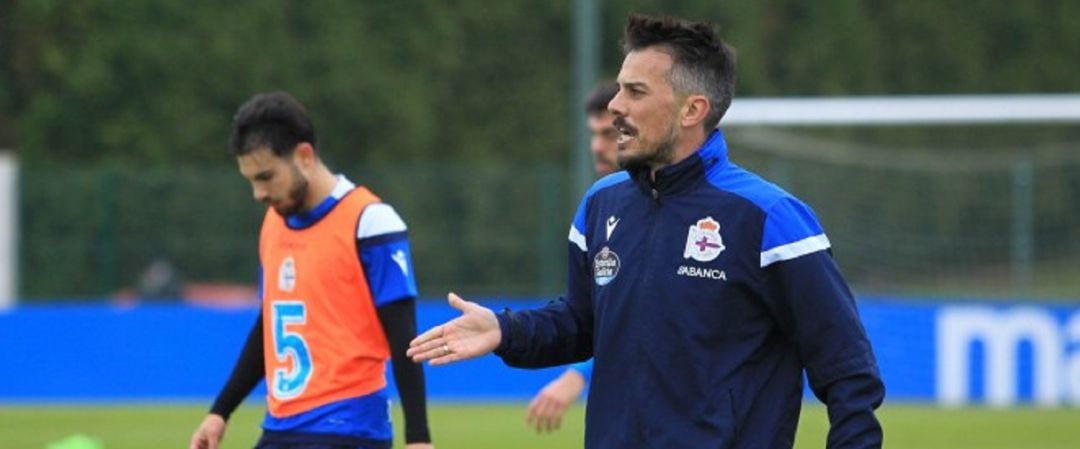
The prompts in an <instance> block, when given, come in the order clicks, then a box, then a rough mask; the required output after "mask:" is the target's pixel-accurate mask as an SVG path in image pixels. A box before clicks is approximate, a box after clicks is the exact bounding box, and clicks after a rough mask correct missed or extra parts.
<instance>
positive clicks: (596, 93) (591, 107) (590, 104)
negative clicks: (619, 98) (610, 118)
mask: <svg viewBox="0 0 1080 449" xmlns="http://www.w3.org/2000/svg"><path fill="white" fill-rule="evenodd" d="M618 93H619V84H618V83H616V82H614V81H603V82H601V83H600V84H597V85H596V87H594V88H593V90H592V92H590V93H589V97H588V98H586V99H585V113H586V114H589V115H597V114H603V113H605V112H607V110H608V109H607V105H608V103H611V99H612V98H615V94H618Z"/></svg>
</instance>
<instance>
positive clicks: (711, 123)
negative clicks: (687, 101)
mask: <svg viewBox="0 0 1080 449" xmlns="http://www.w3.org/2000/svg"><path fill="white" fill-rule="evenodd" d="M649 47H660V48H659V50H661V51H664V52H666V53H668V54H670V55H671V59H672V60H673V61H674V62H673V64H672V67H671V73H669V74H668V76H669V77H670V79H671V84H672V86H673V87H674V88H675V92H676V93H677V94H680V95H683V96H685V95H691V94H702V95H705V96H706V97H707V98H708V99H709V106H710V109H709V115H708V116H706V117H705V122H704V125H705V129H706V130H711V129H713V128H715V127H716V124H717V123H720V119H721V118H722V117H723V116H724V113H725V112H727V109H728V107H729V106H731V97H732V96H733V95H734V94H735V50H734V49H733V48H731V46H729V45H728V44H727V43H725V42H724V41H723V40H721V39H720V37H719V36H717V34H716V31H715V30H714V29H713V27H712V25H710V24H707V23H702V22H690V21H687V20H682V19H676V18H672V17H651V16H646V15H642V14H631V15H630V18H629V19H628V20H627V22H626V31H625V34H624V36H623V51H625V52H626V53H630V52H633V51H637V50H644V49H646V48H649Z"/></svg>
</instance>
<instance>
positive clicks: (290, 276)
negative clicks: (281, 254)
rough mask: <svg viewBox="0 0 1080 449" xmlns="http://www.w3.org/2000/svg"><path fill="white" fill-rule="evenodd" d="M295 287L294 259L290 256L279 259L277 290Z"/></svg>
mask: <svg viewBox="0 0 1080 449" xmlns="http://www.w3.org/2000/svg"><path fill="white" fill-rule="evenodd" d="M295 288H296V261H294V260H293V258H292V256H289V257H286V258H285V260H283V261H281V267H280V268H278V290H281V291H283V292H291V291H293V289H295Z"/></svg>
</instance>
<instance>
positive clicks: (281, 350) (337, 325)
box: [191, 92, 433, 449]
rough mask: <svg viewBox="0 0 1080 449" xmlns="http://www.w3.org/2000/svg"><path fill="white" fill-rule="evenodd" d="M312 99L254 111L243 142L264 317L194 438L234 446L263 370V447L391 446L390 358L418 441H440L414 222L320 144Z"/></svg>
mask: <svg viewBox="0 0 1080 449" xmlns="http://www.w3.org/2000/svg"><path fill="white" fill-rule="evenodd" d="M316 144H317V139H316V134H315V128H314V126H313V124H312V122H311V119H310V118H309V117H308V115H307V112H306V111H305V109H304V107H303V105H301V104H300V103H299V102H298V101H296V100H295V99H294V98H292V97H291V96H290V95H289V94H287V93H284V92H274V93H267V94H260V95H256V96H255V97H253V98H252V99H250V100H249V101H248V102H246V103H244V105H243V106H241V107H240V110H239V112H237V114H236V118H235V122H234V124H233V131H232V138H231V142H230V150H231V152H232V154H233V155H234V156H236V158H237V162H238V163H239V166H240V173H241V174H242V175H243V176H244V177H245V178H246V179H248V181H249V182H251V185H252V189H253V195H254V197H255V199H256V200H257V201H260V202H263V203H265V204H267V205H268V206H270V207H269V208H268V210H267V212H266V216H265V218H264V220H263V225H262V231H261V233H260V235H259V260H260V292H261V295H260V296H261V300H262V308H261V313H260V316H259V318H258V320H257V321H256V323H255V326H254V327H253V329H252V330H251V333H250V334H249V335H248V339H247V342H246V343H245V345H244V349H243V350H242V351H241V354H240V358H239V360H237V363H236V366H235V367H234V368H233V373H232V375H231V376H230V378H229V380H228V382H227V383H226V384H225V387H224V388H223V389H222V391H221V393H220V394H219V395H218V398H217V400H215V401H214V405H213V407H212V408H211V410H210V414H209V415H208V416H207V417H206V418H205V419H204V420H203V422H202V424H201V425H200V426H199V428H198V429H197V430H196V431H195V434H194V435H193V436H192V439H191V449H214V448H217V447H218V445H219V444H220V441H221V438H222V436H223V434H224V432H225V426H226V422H227V420H228V418H229V415H230V414H231V413H232V412H233V411H234V410H235V409H236V407H237V406H238V405H239V404H240V402H242V401H243V399H244V397H246V396H247V395H248V394H249V393H251V390H252V389H253V388H254V387H255V385H256V384H258V382H259V381H260V380H263V379H265V380H266V386H267V397H266V401H267V413H266V418H265V419H264V420H263V425H262V427H263V434H262V437H261V438H260V439H259V443H258V445H257V446H256V447H257V448H260V449H284V448H300V447H302V448H342V449H344V448H363V449H382V448H389V447H390V446H391V442H392V439H393V438H392V428H391V425H390V416H389V406H388V402H389V398H388V396H387V394H386V391H385V390H386V376H385V371H386V361H387V360H388V359H390V358H391V357H393V358H394V359H397V360H401V361H402V363H396V364H393V375H394V381H395V384H396V385H397V388H398V391H399V395H400V398H401V403H402V407H403V409H404V412H405V441H406V448H407V449H425V448H432V447H433V446H432V445H431V437H430V432H429V431H428V426H427V410H426V401H425V391H424V373H423V368H422V366H421V365H418V364H414V363H409V362H408V359H407V358H406V357H405V350H406V349H407V347H408V343H409V341H410V340H411V339H412V338H414V337H415V336H416V311H415V298H416V295H417V289H416V281H415V277H414V273H413V269H412V260H411V255H410V251H409V242H408V238H407V236H406V226H405V223H404V221H402V220H401V218H400V217H399V216H398V215H397V213H396V212H395V211H394V209H393V208H392V207H390V206H389V205H387V204H386V203H383V202H381V201H380V200H379V198H378V197H377V196H375V195H374V194H373V193H371V192H370V191H369V190H367V189H366V188H364V187H357V186H356V185H354V184H353V183H352V182H350V181H349V180H348V179H346V178H345V177H344V176H341V175H334V174H333V173H332V172H331V171H330V170H329V169H328V168H327V167H326V165H324V164H323V162H322V161H321V159H320V158H319V157H318V154H317V153H316Z"/></svg>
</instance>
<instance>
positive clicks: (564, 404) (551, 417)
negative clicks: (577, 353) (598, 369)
mask: <svg viewBox="0 0 1080 449" xmlns="http://www.w3.org/2000/svg"><path fill="white" fill-rule="evenodd" d="M591 374H592V360H591V359H590V360H588V361H586V362H581V363H575V364H574V365H571V366H570V367H569V368H567V369H566V371H563V373H562V374H561V375H559V377H557V378H555V380H552V381H551V382H548V384H547V385H545V386H544V388H542V389H540V392H539V393H537V394H536V397H534V398H533V400H532V401H531V402H529V413H528V415H526V418H525V421H526V422H527V423H529V425H530V426H532V427H533V428H534V429H536V431H537V432H551V431H555V430H558V429H559V427H560V426H561V425H562V417H563V415H564V414H565V413H566V410H567V409H568V408H569V407H570V405H571V404H573V403H574V401H577V399H578V398H579V397H581V392H582V391H584V390H585V386H586V385H588V383H589V377H590V376H591Z"/></svg>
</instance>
